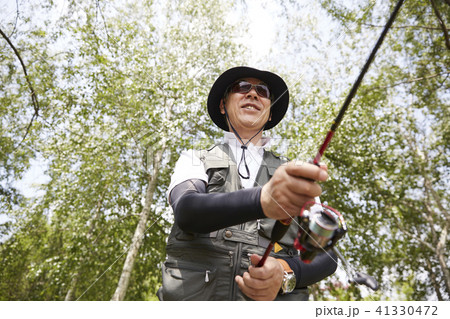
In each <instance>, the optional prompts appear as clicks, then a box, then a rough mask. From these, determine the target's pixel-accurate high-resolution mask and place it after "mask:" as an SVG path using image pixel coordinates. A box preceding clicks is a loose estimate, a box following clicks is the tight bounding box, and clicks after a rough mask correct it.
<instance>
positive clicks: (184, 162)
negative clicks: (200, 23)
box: [167, 132, 270, 195]
mask: <svg viewBox="0 0 450 319" xmlns="http://www.w3.org/2000/svg"><path fill="white" fill-rule="evenodd" d="M223 142H224V143H225V144H228V145H229V146H230V148H231V152H232V154H233V157H234V161H235V162H236V165H239V162H240V160H241V157H242V152H243V149H242V148H241V145H242V144H241V143H240V142H239V141H238V140H237V138H236V136H235V135H234V134H233V133H231V132H225V134H224V141H223ZM269 145H270V137H263V138H261V140H260V145H258V146H255V145H254V144H253V143H252V142H250V143H249V144H248V145H247V150H246V151H245V152H246V153H245V158H246V162H247V166H248V168H249V171H250V178H249V179H243V178H242V177H240V179H241V183H242V187H243V188H251V187H253V186H255V180H256V175H257V174H258V171H259V167H260V166H261V162H262V159H263V155H264V148H265V147H268V146H269ZM238 169H239V170H240V172H241V174H242V175H244V176H245V175H247V172H246V170H245V166H244V163H241V165H240V167H238ZM189 179H200V180H202V181H204V182H205V183H208V175H207V174H206V172H205V167H204V165H203V162H202V161H201V160H200V159H199V158H198V157H197V156H196V155H195V153H194V150H192V149H190V150H187V151H182V152H181V155H180V158H179V159H178V161H177V163H176V164H175V169H174V172H173V174H172V177H171V179H170V185H169V188H168V190H167V195H169V194H170V192H171V190H172V189H173V188H174V187H175V186H176V185H178V184H180V183H182V182H184V181H187V180H189ZM261 186H262V185H261Z"/></svg>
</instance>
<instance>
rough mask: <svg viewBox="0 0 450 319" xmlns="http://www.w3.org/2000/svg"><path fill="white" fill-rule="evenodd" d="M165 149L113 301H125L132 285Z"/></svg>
mask: <svg viewBox="0 0 450 319" xmlns="http://www.w3.org/2000/svg"><path fill="white" fill-rule="evenodd" d="M164 149H165V147H164V146H163V147H162V148H161V149H160V150H158V151H157V152H156V154H155V159H154V163H153V172H152V176H151V177H150V179H149V183H148V186H147V190H146V194H145V203H144V208H143V209H142V212H141V216H140V218H139V223H138V225H137V227H136V230H135V232H134V236H133V239H132V241H131V247H130V249H129V250H128V254H127V258H126V260H125V264H124V266H123V270H122V274H121V275H120V279H119V283H118V284H117V288H116V291H115V292H114V295H113V296H112V298H111V300H114V301H122V300H124V299H125V294H126V292H127V289H128V285H129V283H130V276H131V271H132V270H133V267H134V263H135V261H136V256H137V254H138V252H139V248H140V247H141V244H142V240H143V238H144V234H145V231H146V229H145V227H146V224H147V220H148V217H149V215H150V211H151V205H152V202H153V194H154V192H155V188H156V182H157V180H158V175H159V169H160V166H161V160H162V155H163V152H164Z"/></svg>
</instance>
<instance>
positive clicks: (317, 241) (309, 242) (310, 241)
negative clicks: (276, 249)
mask: <svg viewBox="0 0 450 319" xmlns="http://www.w3.org/2000/svg"><path fill="white" fill-rule="evenodd" d="M299 219H300V227H299V230H298V233H297V238H296V239H295V241H294V247H295V248H296V249H297V250H299V251H300V259H301V260H302V261H303V262H304V263H306V264H309V263H310V262H311V261H312V260H313V259H314V258H315V257H316V255H317V253H318V252H320V251H323V250H328V249H330V248H332V247H333V246H334V245H335V244H336V242H337V241H338V240H339V239H341V238H342V237H343V236H344V235H345V233H346V232H347V224H346V223H345V221H344V218H343V217H342V215H341V213H339V212H338V211H337V210H335V209H334V208H332V207H330V206H327V205H324V204H319V203H316V202H307V203H305V205H303V207H302V210H301V212H300V216H299Z"/></svg>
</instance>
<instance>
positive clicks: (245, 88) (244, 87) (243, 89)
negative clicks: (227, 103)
mask: <svg viewBox="0 0 450 319" xmlns="http://www.w3.org/2000/svg"><path fill="white" fill-rule="evenodd" d="M252 87H255V90H256V93H258V95H259V96H262V97H265V98H267V99H268V98H270V91H269V88H268V87H267V86H266V85H262V84H257V85H253V84H251V83H249V82H245V81H241V82H237V83H235V84H234V85H233V86H232V87H231V92H233V93H248V92H250V91H251V89H252Z"/></svg>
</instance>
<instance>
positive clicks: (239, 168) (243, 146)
mask: <svg viewBox="0 0 450 319" xmlns="http://www.w3.org/2000/svg"><path fill="white" fill-rule="evenodd" d="M223 109H224V110H225V116H226V117H227V120H228V123H229V124H230V127H231V129H232V130H233V133H234V135H236V137H237V138H238V139H239V141H240V142H241V144H242V145H241V149H242V155H241V160H240V161H239V165H238V174H239V176H240V177H241V178H243V179H249V178H250V169H249V168H248V165H247V159H246V157H245V151H246V150H247V145H248V144H249V143H250V142H251V140H252V139H253V138H254V137H255V136H256V135H258V134H259V133H260V132H261V131H262V130H264V127H266V124H267V122H266V124H264V125H263V127H262V128H261V129H260V130H259V131H258V132H256V134H255V135H253V136H252V137H251V138H250V139H249V140H248V141H247V143H244V141H243V140H242V138H241V137H240V136H239V133H238V132H237V131H236V129H235V128H234V127H233V124H231V121H230V118H229V117H228V113H227V108H226V107H225V103H224V107H223ZM242 162H244V167H245V171H246V173H247V176H244V175H242V174H241V164H242Z"/></svg>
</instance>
